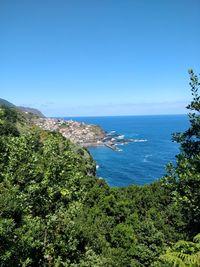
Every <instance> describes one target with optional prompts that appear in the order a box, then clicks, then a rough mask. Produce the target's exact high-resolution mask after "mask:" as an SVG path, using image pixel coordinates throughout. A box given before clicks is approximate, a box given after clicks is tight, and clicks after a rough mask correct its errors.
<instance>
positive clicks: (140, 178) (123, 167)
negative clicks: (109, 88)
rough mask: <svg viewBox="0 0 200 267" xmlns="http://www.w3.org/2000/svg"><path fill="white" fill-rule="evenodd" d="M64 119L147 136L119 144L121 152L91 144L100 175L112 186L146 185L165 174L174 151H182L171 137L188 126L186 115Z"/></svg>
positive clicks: (126, 135) (131, 136)
mask: <svg viewBox="0 0 200 267" xmlns="http://www.w3.org/2000/svg"><path fill="white" fill-rule="evenodd" d="M65 119H72V120H75V121H79V122H85V123H91V124H97V125H99V126H101V127H102V128H103V129H104V130H105V131H107V132H111V131H116V134H120V135H124V138H125V139H126V138H127V139H142V140H146V141H145V142H134V143H128V144H124V145H119V148H120V151H119V152H116V151H113V150H111V149H109V148H106V147H92V148H89V151H90V153H91V155H92V157H93V158H94V159H95V161H96V164H97V175H98V176H99V177H102V178H104V179H105V180H106V181H107V183H108V184H109V185H110V186H127V185H130V184H137V185H143V184H148V183H150V182H152V181H154V180H156V179H159V178H160V177H162V176H163V175H165V174H166V171H165V165H166V164H167V163H169V162H172V163H175V155H177V154H178V153H179V144H177V143H174V142H172V141H171V135H172V133H174V132H181V131H184V130H186V129H187V128H188V126H189V122H188V118H187V116H186V115H155V116H116V117H73V118H68V117H67V118H65Z"/></svg>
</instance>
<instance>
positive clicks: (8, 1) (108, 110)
mask: <svg viewBox="0 0 200 267" xmlns="http://www.w3.org/2000/svg"><path fill="white" fill-rule="evenodd" d="M199 14H200V0H0V97H1V98H4V99H7V100H9V101H11V102H13V103H14V104H16V105H25V106H31V107H35V108H39V109H40V110H41V111H43V112H44V114H45V115H47V116H80V115H82V116H85V115H88V116H90V115H91V116H95V115H128V114H129V115H131V114H170V113H184V112H185V109H184V106H185V105H186V103H187V102H188V101H189V100H190V99H191V97H190V91H189V86H188V81H189V80H188V75H187V70H188V69H189V68H193V69H194V70H195V71H196V72H197V73H199V72H200V16H199Z"/></svg>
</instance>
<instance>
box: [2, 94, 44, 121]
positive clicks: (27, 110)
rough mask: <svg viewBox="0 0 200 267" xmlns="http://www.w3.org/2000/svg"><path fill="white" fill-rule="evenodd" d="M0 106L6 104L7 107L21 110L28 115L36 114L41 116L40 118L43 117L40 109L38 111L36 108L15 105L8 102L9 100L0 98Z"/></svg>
mask: <svg viewBox="0 0 200 267" xmlns="http://www.w3.org/2000/svg"><path fill="white" fill-rule="evenodd" d="M0 106H6V107H9V108H16V109H18V110H20V111H23V112H24V113H26V114H28V115H31V116H32V115H36V116H37V117H41V118H45V116H44V114H42V112H41V111H39V110H38V109H36V108H29V107H17V106H15V105H14V104H12V103H10V102H9V101H7V100H5V99H3V98H0Z"/></svg>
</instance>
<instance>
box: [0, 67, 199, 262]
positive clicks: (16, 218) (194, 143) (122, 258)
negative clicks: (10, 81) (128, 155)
mask: <svg viewBox="0 0 200 267" xmlns="http://www.w3.org/2000/svg"><path fill="white" fill-rule="evenodd" d="M190 85H191V91H192V95H193V100H192V102H191V103H190V104H189V105H188V107H187V108H188V109H189V110H190V113H189V119H190V128H189V129H188V130H187V131H185V132H184V133H176V134H174V136H173V139H174V141H176V142H179V143H180V147H181V149H180V153H179V155H177V158H176V159H177V161H176V166H173V165H172V164H169V165H168V166H167V170H168V173H169V174H168V175H167V176H165V177H163V178H162V179H160V180H159V181H156V182H154V183H152V184H149V185H145V186H136V185H132V186H128V187H124V188H111V187H109V186H108V185H107V184H106V182H105V181H104V180H101V179H98V178H97V177H96V176H95V162H94V161H93V160H92V158H91V157H90V155H89V154H88V152H87V150H85V149H83V148H80V147H78V146H76V145H74V144H72V143H71V142H70V141H69V140H67V139H65V138H64V137H62V136H61V135H60V134H59V133H50V132H48V131H43V130H41V129H38V128H31V127H27V128H26V130H23V131H20V130H19V129H18V126H17V125H18V124H21V123H22V122H21V121H20V120H21V118H19V117H18V115H16V111H14V110H12V109H9V108H7V109H6V110H5V109H4V108H1V110H0V127H1V128H0V129H2V130H1V136H0V266H2V267H3V266H67V267H143V266H146V267H149V266H151V267H161V266H162V267H170V266H193V267H196V266H200V243H199V240H200V239H199V235H198V233H199V232H200V116H199V112H200V96H199V95H198V89H199V85H200V84H199V81H198V77H197V76H196V75H195V74H194V73H193V71H190ZM9 112H10V113H9ZM23 123H24V121H23ZM2 125H3V126H2ZM7 126H8V127H7ZM9 127H11V128H9ZM12 127H13V128H12ZM133 156H134V155H133ZM180 240H184V241H180Z"/></svg>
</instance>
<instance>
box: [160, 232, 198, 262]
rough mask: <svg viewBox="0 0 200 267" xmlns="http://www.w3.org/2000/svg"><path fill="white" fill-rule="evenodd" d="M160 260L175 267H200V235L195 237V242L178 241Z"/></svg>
mask: <svg viewBox="0 0 200 267" xmlns="http://www.w3.org/2000/svg"><path fill="white" fill-rule="evenodd" d="M160 259H161V260H162V261H164V262H166V263H168V264H169V266H174V267H175V266H177V267H198V266H200V234H198V235H197V236H195V237H194V242H189V241H183V240H181V241H178V242H177V243H175V244H174V245H173V246H172V247H171V248H169V249H168V250H167V252H166V254H164V255H162V256H160Z"/></svg>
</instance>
